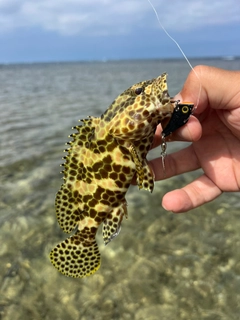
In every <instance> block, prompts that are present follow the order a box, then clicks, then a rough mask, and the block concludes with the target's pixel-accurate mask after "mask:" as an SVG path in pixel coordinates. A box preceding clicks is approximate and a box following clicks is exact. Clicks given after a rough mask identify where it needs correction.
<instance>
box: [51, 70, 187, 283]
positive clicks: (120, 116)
mask: <svg viewBox="0 0 240 320" xmlns="http://www.w3.org/2000/svg"><path fill="white" fill-rule="evenodd" d="M186 106H187V105H186ZM186 106H185V105H184V106H183V107H182V105H181V104H179V103H178V102H176V101H172V99H171V98H170V96H169V94H168V88H167V74H166V73H163V74H162V75H160V76H159V77H158V78H156V79H152V80H148V81H142V82H139V83H137V84H135V85H133V86H131V87H130V88H128V89H127V90H125V91H124V92H123V93H122V94H120V95H119V96H118V97H117V98H116V99H115V100H114V101H113V103H112V104H111V105H110V106H109V108H108V109H107V110H106V111H105V112H104V113H103V114H102V116H101V117H100V118H95V117H89V118H88V119H84V120H82V122H83V125H81V126H77V127H74V129H76V130H77V132H76V133H73V134H72V135H71V136H72V138H73V141H71V142H69V144H70V148H69V149H68V150H67V152H68V155H67V156H66V157H65V159H66V162H65V164H64V167H65V169H64V171H63V173H64V183H63V185H62V186H61V189H60V190H59V191H58V193H57V195H56V202H55V205H56V214H57V219H58V222H59V225H60V227H61V228H62V230H63V231H64V232H66V233H71V232H72V231H74V230H76V232H75V234H74V235H72V236H70V237H69V238H67V239H66V240H64V241H63V242H61V243H60V244H58V245H57V246H56V247H55V248H54V249H53V250H52V251H51V253H50V260H51V262H52V264H53V265H54V266H55V267H56V268H57V269H58V270H59V271H60V272H61V273H63V274H64V275H66V276H71V277H79V278H82V277H85V276H89V275H91V274H93V273H94V272H95V271H96V270H98V268H99V267H100V252H99V249H98V245H97V242H96V233H97V230H98V228H99V226H100V225H101V224H103V230H102V232H103V240H104V243H105V244H107V243H109V242H110V241H111V240H112V239H113V238H114V237H116V236H117V235H118V233H119V231H120V227H121V222H122V219H123V217H124V216H125V217H127V203H126V200H125V194H126V192H127V190H128V188H129V186H130V184H131V181H132V179H133V176H134V175H135V174H136V178H137V184H138V187H139V189H146V190H148V191H150V192H152V191H153V188H154V175H153V172H152V171H151V168H150V167H149V166H148V162H147V160H146V156H147V153H148V151H149V149H150V147H151V145H152V142H153V137H154V134H155V131H156V127H157V125H158V124H159V123H161V121H162V120H163V119H166V118H171V117H172V118H171V120H170V122H169V125H168V126H167V127H166V128H165V134H166V135H167V134H169V133H170V132H172V131H174V130H175V129H177V128H178V127H180V126H181V125H184V123H185V121H186V114H188V113H187V112H185V111H186ZM176 108H177V109H176ZM175 110H176V111H175ZM179 110H182V114H183V116H182V117H181V116H179V113H180V111H179Z"/></svg>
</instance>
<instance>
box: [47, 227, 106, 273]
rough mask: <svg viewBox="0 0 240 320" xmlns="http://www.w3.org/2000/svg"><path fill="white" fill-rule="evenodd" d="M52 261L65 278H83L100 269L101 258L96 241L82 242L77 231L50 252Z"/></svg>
mask: <svg viewBox="0 0 240 320" xmlns="http://www.w3.org/2000/svg"><path fill="white" fill-rule="evenodd" d="M50 261H51V263H52V264H53V265H54V267H55V268H57V269H58V270H59V271H60V272H61V273H62V274H64V275H65V276H68V277H73V278H83V277H86V276H90V275H91V274H93V273H95V272H96V271H97V270H98V269H99V267H100V262H101V258H100V252H99V249H98V245H97V242H96V240H95V239H94V240H93V241H91V242H86V241H85V242H81V236H80V231H77V232H76V234H75V235H74V236H72V237H69V238H67V239H66V240H65V241H63V242H61V243H59V244H58V245H57V246H56V247H55V248H54V249H53V250H52V251H51V252H50Z"/></svg>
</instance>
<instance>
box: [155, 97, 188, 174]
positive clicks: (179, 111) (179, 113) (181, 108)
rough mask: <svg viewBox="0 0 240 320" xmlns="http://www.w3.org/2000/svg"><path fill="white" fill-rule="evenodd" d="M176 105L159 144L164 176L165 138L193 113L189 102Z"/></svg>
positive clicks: (184, 122)
mask: <svg viewBox="0 0 240 320" xmlns="http://www.w3.org/2000/svg"><path fill="white" fill-rule="evenodd" d="M175 102H176V103H177V104H176V106H175V108H174V111H173V114H172V116H171V118H170V120H169V122H168V124H167V126H166V127H165V128H164V129H163V131H162V143H161V148H162V152H161V156H162V166H163V172H164V174H165V157H166V155H167V143H166V140H165V137H166V136H168V135H170V134H171V133H173V132H174V131H176V130H177V129H179V128H180V127H182V126H183V125H184V124H186V123H187V122H188V120H189V117H190V115H191V114H192V113H193V111H194V104H193V103H191V102H183V103H179V102H180V101H179V100H178V101H175Z"/></svg>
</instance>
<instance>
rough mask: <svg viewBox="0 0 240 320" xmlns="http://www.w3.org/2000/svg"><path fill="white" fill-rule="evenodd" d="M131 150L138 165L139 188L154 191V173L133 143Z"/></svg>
mask: <svg viewBox="0 0 240 320" xmlns="http://www.w3.org/2000/svg"><path fill="white" fill-rule="evenodd" d="M129 151H130V153H131V155H132V159H133V162H134V163H135V166H136V173H137V184H138V188H139V189H145V190H148V191H150V192H153V188H154V174H153V171H152V170H151V168H150V167H149V165H148V163H147V161H146V160H142V159H141V158H140V155H139V154H138V151H137V149H136V148H135V147H134V145H131V146H130V148H129Z"/></svg>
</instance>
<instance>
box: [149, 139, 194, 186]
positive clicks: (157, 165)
mask: <svg viewBox="0 0 240 320" xmlns="http://www.w3.org/2000/svg"><path fill="white" fill-rule="evenodd" d="M164 162H165V170H164V169H163V164H162V157H160V158H156V159H153V160H151V161H149V166H150V167H151V169H152V171H153V172H154V175H155V181H158V180H163V179H167V178H170V177H172V176H175V175H178V174H181V173H185V172H190V171H194V170H197V169H199V163H198V159H197V157H196V154H195V152H194V149H193V146H192V145H191V146H188V147H187V148H185V149H182V150H179V151H177V152H174V153H171V154H169V155H167V156H166V158H165V161H164Z"/></svg>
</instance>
